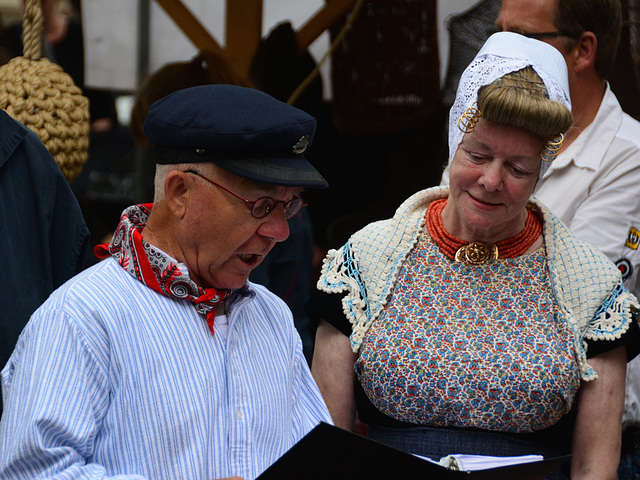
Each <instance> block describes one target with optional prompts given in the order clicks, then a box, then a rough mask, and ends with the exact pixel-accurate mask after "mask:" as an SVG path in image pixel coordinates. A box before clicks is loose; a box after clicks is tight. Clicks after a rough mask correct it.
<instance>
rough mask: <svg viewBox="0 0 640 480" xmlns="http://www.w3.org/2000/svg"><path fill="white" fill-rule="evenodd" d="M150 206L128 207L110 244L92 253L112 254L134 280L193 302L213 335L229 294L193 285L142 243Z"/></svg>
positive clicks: (163, 258) (167, 294)
mask: <svg viewBox="0 0 640 480" xmlns="http://www.w3.org/2000/svg"><path fill="white" fill-rule="evenodd" d="M152 207H153V204H152V203H146V204H141V205H133V206H131V207H129V208H127V209H126V210H125V211H124V212H122V217H120V224H119V225H118V228H117V229H116V232H115V233H114V235H113V239H112V240H111V243H108V244H107V243H104V244H102V245H97V246H96V247H95V249H94V253H95V254H96V256H97V257H98V258H106V257H108V256H109V255H111V256H112V257H114V258H115V259H116V260H117V261H118V263H119V264H120V265H121V266H122V268H124V269H125V270H126V271H127V272H129V273H130V274H131V275H132V276H133V277H134V278H136V279H138V280H139V281H140V282H142V283H144V284H145V285H146V286H147V287H149V288H151V289H152V290H155V291H156V292H158V293H160V294H161V295H165V296H167V297H171V298H177V299H179V300H187V301H189V302H191V303H193V304H194V305H195V307H196V310H197V311H198V313H200V314H202V315H205V316H206V318H207V323H208V324H209V329H210V330H211V334H213V322H214V319H215V316H216V308H218V305H220V304H221V303H222V302H223V301H224V300H225V299H226V298H227V297H228V296H229V291H228V290H216V289H215V288H202V287H200V286H198V285H196V283H195V282H193V280H191V279H190V278H189V276H188V275H185V274H184V273H182V271H181V270H180V269H179V268H178V266H177V265H176V264H175V263H174V262H173V261H172V260H171V259H170V258H169V257H168V256H167V255H166V254H165V253H163V252H161V251H160V250H158V249H157V248H155V247H154V246H153V245H151V244H150V243H149V242H145V241H144V239H143V238H142V233H141V232H142V229H143V228H144V227H145V225H146V224H147V218H149V213H150V212H151V208H152Z"/></svg>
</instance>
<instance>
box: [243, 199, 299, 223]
mask: <svg viewBox="0 0 640 480" xmlns="http://www.w3.org/2000/svg"><path fill="white" fill-rule="evenodd" d="M278 203H280V202H278V201H276V200H274V199H273V198H271V197H262V198H259V199H258V200H256V201H255V203H254V204H253V207H252V208H251V215H253V216H254V217H256V218H262V217H265V216H267V215H268V214H269V213H271V211H272V210H273V209H274V208H275V206H276V205H277V204H278ZM283 203H284V215H285V217H286V218H287V219H289V218H291V217H293V216H295V214H296V213H298V212H299V211H300V209H301V208H302V207H303V205H304V202H303V201H302V199H301V198H300V197H298V196H295V197H293V198H292V199H291V200H289V201H288V202H283Z"/></svg>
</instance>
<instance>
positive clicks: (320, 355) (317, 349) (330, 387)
mask: <svg viewBox="0 0 640 480" xmlns="http://www.w3.org/2000/svg"><path fill="white" fill-rule="evenodd" d="M355 361H356V354H355V353H353V351H352V350H351V344H350V343H349V337H347V336H346V335H344V334H343V333H341V332H340V331H339V330H338V329H336V328H335V327H333V326H332V325H330V324H329V323H327V322H325V321H324V320H320V324H319V325H318V330H317V332H316V342H315V346H314V351H313V361H312V363H311V373H313V378H314V379H315V381H316V383H317V384H318V387H319V388H320V393H322V397H323V398H324V401H325V403H326V404H327V408H329V413H330V414H331V418H332V419H333V423H334V424H335V426H336V427H340V428H344V429H345V430H352V429H353V423H354V421H355V412H356V400H355V396H354V390H353V383H354V381H355V372H354V370H353V365H354V363H355Z"/></svg>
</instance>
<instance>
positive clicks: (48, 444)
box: [0, 85, 330, 480]
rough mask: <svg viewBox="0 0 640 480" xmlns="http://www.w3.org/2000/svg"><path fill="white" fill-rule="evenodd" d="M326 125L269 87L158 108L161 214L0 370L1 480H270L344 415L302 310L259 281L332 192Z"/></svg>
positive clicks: (123, 228)
mask: <svg viewBox="0 0 640 480" xmlns="http://www.w3.org/2000/svg"><path fill="white" fill-rule="evenodd" d="M314 130H315V120H314V119H313V118H312V117H310V116H309V115H307V114H306V113H304V112H302V111H300V110H298V109H296V108H294V107H291V106H289V105H286V104H284V103H282V102H279V101H277V100H275V99H273V98H272V97H270V96H268V95H266V94H264V93H262V92H259V91H257V90H252V89H247V88H243V87H234V86H228V85H207V86H202V87H194V88H190V89H186V90H181V91H178V92H175V93H173V94H171V95H169V96H168V97H165V98H164V99H162V100H160V101H159V102H156V103H155V104H154V106H153V107H152V109H151V110H150V112H149V115H148V117H147V120H146V123H145V134H146V135H147V137H148V138H149V140H150V142H151V144H152V145H153V146H154V150H155V155H156V160H157V163H158V166H157V173H156V179H155V180H156V194H155V199H154V203H153V205H151V204H148V205H136V206H132V207H130V208H128V209H127V210H125V212H124V213H123V215H122V220H121V223H120V225H119V226H118V228H117V230H116V233H115V235H114V237H113V240H112V241H111V243H110V244H109V245H104V246H101V247H98V248H97V253H99V254H100V255H102V256H108V258H107V259H106V260H104V261H102V262H100V263H99V264H97V265H95V266H94V267H91V268H90V269H87V270H85V271H84V272H83V273H81V274H80V275H78V276H76V277H74V278H73V279H72V280H70V281H69V282H67V283H66V284H65V285H64V286H62V287H61V288H60V289H58V290H57V291H56V292H54V294H53V295H52V296H51V297H50V298H49V300H48V301H47V302H45V303H44V304H43V305H42V307H41V308H40V309H38V310H37V311H36V313H35V314H34V315H33V317H32V318H31V320H30V322H29V324H28V325H27V327H26V328H25V330H24V332H23V334H22V336H21V338H20V341H19V343H18V345H17V346H16V349H15V351H14V353H13V355H12V357H11V359H10V361H9V363H8V364H7V366H6V367H5V369H4V370H3V372H2V386H3V395H4V399H5V412H4V416H3V417H2V422H1V423H0V478H2V479H3V480H10V479H18V478H20V479H22V478H29V479H35V478H52V477H58V476H59V477H64V478H76V479H82V478H112V477H113V478H118V479H136V480H139V479H146V478H149V479H154V480H156V479H167V480H169V479H171V480H175V479H190V480H196V479H201V480H209V479H214V478H222V477H229V476H234V475H237V476H241V477H244V478H255V477H256V476H258V475H259V474H260V473H261V472H262V471H263V470H265V469H266V468H267V467H268V466H269V465H270V464H271V463H273V461H275V460H276V459H277V458H278V457H279V456H280V455H281V454H282V453H284V452H285V451H286V450H287V449H288V448H289V447H291V446H292V445H293V444H294V443H295V442H296V441H297V440H298V439H300V438H301V437H302V436H303V435H304V434H306V433H307V432H308V431H310V430H311V429H312V428H313V427H314V426H315V425H316V424H317V423H318V422H320V421H326V422H329V421H330V417H329V414H328V412H327V409H326V407H325V405H324V403H323V401H322V398H321V396H320V393H319V391H318V389H317V387H316V385H315V384H314V382H313V380H312V378H311V375H310V372H309V370H308V368H307V365H306V361H305V359H304V356H303V354H302V348H301V342H300V338H299V336H298V335H297V333H296V330H295V328H294V325H293V320H292V317H291V313H290V311H289V310H288V309H287V307H286V306H285V304H284V303H283V302H282V301H281V300H280V299H279V298H277V297H276V296H275V295H273V294H272V293H270V292H269V291H267V290H266V289H265V288H264V287H261V286H259V285H256V284H253V283H251V282H249V281H247V278H248V276H249V273H250V272H251V270H253V269H254V268H255V267H256V266H258V265H259V264H260V262H261V261H262V260H263V258H264V257H265V255H267V253H269V250H271V248H272V247H273V246H274V245H275V243H276V242H280V241H283V240H284V239H286V238H287V236H288V234H289V228H288V225H287V218H289V217H291V216H292V215H295V213H296V212H297V211H298V210H299V209H300V208H301V207H302V206H303V202H302V200H301V199H300V197H299V194H300V192H301V190H302V189H303V188H304V187H310V188H314V187H319V188H322V187H326V186H327V184H326V182H325V181H324V179H323V178H322V176H321V175H320V174H319V173H318V172H317V171H316V170H315V169H314V168H313V167H312V166H311V165H310V164H309V163H308V162H307V161H306V160H305V159H304V157H303V153H304V151H305V149H306V148H307V147H308V145H309V144H310V143H311V141H312V137H313V134H314Z"/></svg>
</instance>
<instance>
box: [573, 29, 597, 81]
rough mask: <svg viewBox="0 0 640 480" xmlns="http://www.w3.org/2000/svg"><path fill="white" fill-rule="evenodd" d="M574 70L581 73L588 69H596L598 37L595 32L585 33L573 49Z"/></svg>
mask: <svg viewBox="0 0 640 480" xmlns="http://www.w3.org/2000/svg"><path fill="white" fill-rule="evenodd" d="M571 54H572V55H573V56H574V62H573V65H574V70H575V72H576V73H581V72H583V71H584V70H586V69H588V68H593V69H595V64H596V55H597V54H598V37H596V34H595V33H593V32H583V33H582V35H581V36H580V38H579V39H578V41H577V42H576V44H575V45H574V47H573V50H572V52H571Z"/></svg>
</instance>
